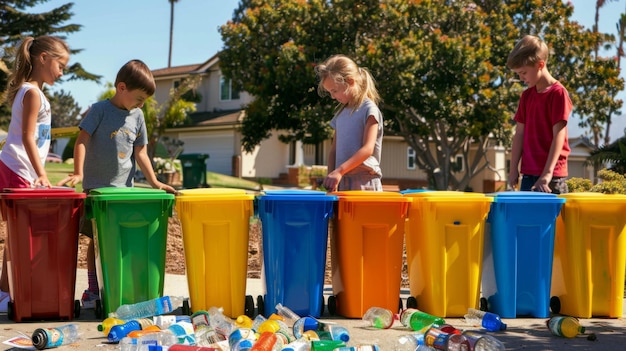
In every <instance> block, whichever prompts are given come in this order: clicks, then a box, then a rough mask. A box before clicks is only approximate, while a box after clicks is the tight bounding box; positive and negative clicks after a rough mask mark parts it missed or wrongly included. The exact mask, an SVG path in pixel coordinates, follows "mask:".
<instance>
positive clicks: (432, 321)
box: [400, 308, 446, 331]
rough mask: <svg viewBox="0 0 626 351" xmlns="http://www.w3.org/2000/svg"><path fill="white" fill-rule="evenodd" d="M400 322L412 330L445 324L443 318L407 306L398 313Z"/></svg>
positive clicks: (422, 329) (423, 329) (421, 329)
mask: <svg viewBox="0 0 626 351" xmlns="http://www.w3.org/2000/svg"><path fill="white" fill-rule="evenodd" d="M400 322H401V323H402V325H404V326H405V327H407V328H411V329H413V330H414V331H425V330H426V329H428V328H429V327H430V326H435V327H439V326H442V325H444V324H446V321H445V320H444V319H443V318H440V317H436V316H433V315H431V314H428V313H426V312H422V311H420V310H418V309H415V308H407V309H406V310H404V311H402V313H401V314H400Z"/></svg>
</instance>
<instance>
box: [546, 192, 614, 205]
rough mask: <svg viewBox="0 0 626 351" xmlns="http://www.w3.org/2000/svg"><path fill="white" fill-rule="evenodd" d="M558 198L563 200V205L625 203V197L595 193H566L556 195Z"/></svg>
mask: <svg viewBox="0 0 626 351" xmlns="http://www.w3.org/2000/svg"><path fill="white" fill-rule="evenodd" d="M558 197H559V198H563V199H564V200H565V203H573V202H579V203H583V202H587V203H593V202H602V203H604V204H607V205H608V204H609V203H610V202H623V201H626V195H623V194H605V193H596V192H591V191H589V192H580V193H567V194H560V195H558Z"/></svg>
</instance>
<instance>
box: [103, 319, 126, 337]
mask: <svg viewBox="0 0 626 351" xmlns="http://www.w3.org/2000/svg"><path fill="white" fill-rule="evenodd" d="M124 323H126V321H124V320H121V319H119V318H112V317H108V318H106V319H105V320H103V321H102V323H100V324H98V331H101V332H102V334H104V336H107V335H109V330H111V327H112V326H114V325H120V324H124Z"/></svg>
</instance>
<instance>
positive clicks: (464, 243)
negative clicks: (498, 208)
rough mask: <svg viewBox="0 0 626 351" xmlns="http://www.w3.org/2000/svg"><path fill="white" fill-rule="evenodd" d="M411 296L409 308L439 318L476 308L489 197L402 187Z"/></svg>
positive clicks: (490, 200)
mask: <svg viewBox="0 0 626 351" xmlns="http://www.w3.org/2000/svg"><path fill="white" fill-rule="evenodd" d="M404 196H409V197H411V198H413V202H412V203H411V206H410V209H409V216H408V221H407V223H406V226H407V229H406V250H407V267H408V273H409V289H410V293H411V296H410V297H409V298H408V299H407V307H417V308H419V309H420V310H422V311H424V312H427V313H430V314H432V315H435V316H439V317H462V316H463V315H465V314H466V313H467V309H468V308H469V307H471V308H478V303H479V300H480V281H481V268H482V260H483V242H484V229H485V225H484V224H485V219H486V218H487V214H488V213H489V209H490V205H491V202H493V198H492V197H488V196H485V194H480V193H466V192H459V191H425V192H405V193H404Z"/></svg>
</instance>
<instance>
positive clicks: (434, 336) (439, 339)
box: [424, 327, 450, 350]
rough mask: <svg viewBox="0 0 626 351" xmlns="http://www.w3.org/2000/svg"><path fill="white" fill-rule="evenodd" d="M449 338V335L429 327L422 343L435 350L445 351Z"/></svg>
mask: <svg viewBox="0 0 626 351" xmlns="http://www.w3.org/2000/svg"><path fill="white" fill-rule="evenodd" d="M449 338H450V334H448V333H446V332H444V331H443V330H441V329H439V328H436V327H430V328H428V331H427V332H426V333H425V334H424V343H425V344H426V345H428V346H431V347H432V348H434V349H436V350H446V349H447V347H448V339H449Z"/></svg>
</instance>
